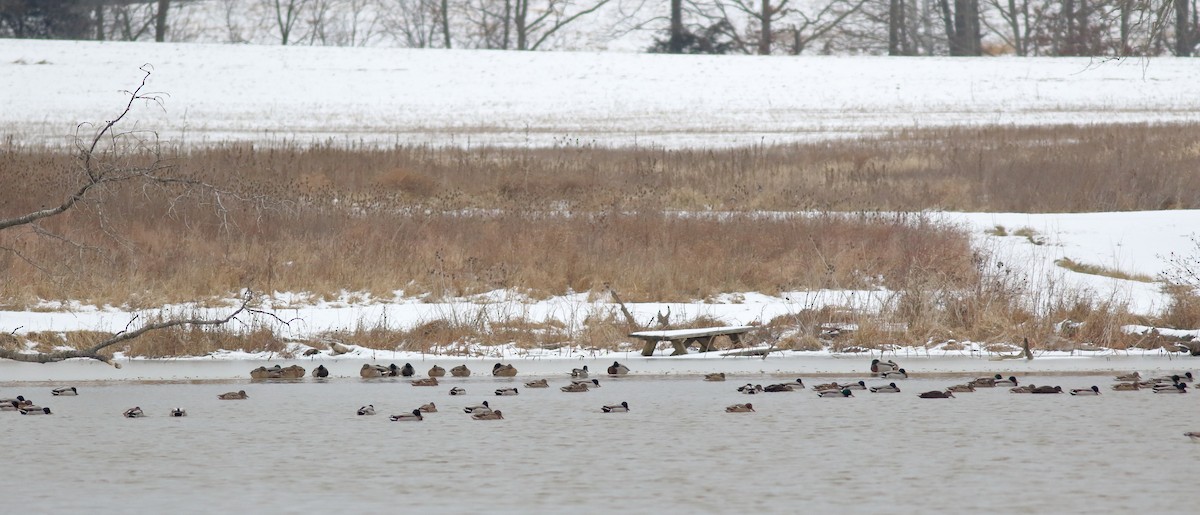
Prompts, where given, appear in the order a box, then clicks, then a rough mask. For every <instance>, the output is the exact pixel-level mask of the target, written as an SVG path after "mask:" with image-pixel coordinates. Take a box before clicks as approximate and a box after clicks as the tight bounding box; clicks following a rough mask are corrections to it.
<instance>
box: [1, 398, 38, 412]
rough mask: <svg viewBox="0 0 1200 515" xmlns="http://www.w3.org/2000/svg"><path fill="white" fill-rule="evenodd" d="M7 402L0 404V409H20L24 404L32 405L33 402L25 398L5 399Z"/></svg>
mask: <svg viewBox="0 0 1200 515" xmlns="http://www.w3.org/2000/svg"><path fill="white" fill-rule="evenodd" d="M7 400H8V402H5V403H2V404H0V411H20V410H21V409H22V408H24V407H26V406H33V402H30V401H27V400H24V399H22V400H19V401H18V400H14V399H7Z"/></svg>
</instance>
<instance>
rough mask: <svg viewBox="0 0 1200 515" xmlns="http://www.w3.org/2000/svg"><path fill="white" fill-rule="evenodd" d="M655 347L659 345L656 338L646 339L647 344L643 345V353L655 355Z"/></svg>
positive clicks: (644, 354)
mask: <svg viewBox="0 0 1200 515" xmlns="http://www.w3.org/2000/svg"><path fill="white" fill-rule="evenodd" d="M655 347H658V342H656V341H654V340H646V344H645V345H643V346H642V355H643V356H653V355H654V348H655Z"/></svg>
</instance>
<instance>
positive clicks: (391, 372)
mask: <svg viewBox="0 0 1200 515" xmlns="http://www.w3.org/2000/svg"><path fill="white" fill-rule="evenodd" d="M381 372H383V375H384V377H396V376H398V375H400V367H398V366H396V364H395V363H392V364H391V365H388V366H387V368H385V369H383V370H381Z"/></svg>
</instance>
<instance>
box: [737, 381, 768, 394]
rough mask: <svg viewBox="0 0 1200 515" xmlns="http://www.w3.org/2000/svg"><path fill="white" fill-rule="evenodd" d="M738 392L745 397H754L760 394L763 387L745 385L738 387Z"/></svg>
mask: <svg viewBox="0 0 1200 515" xmlns="http://www.w3.org/2000/svg"><path fill="white" fill-rule="evenodd" d="M738 391H739V392H742V393H744V394H746V395H754V394H756V393H762V391H763V387H762V385H761V384H750V383H746V386H739V387H738Z"/></svg>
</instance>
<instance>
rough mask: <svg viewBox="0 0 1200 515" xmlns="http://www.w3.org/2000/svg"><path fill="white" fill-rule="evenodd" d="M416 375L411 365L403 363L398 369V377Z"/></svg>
mask: <svg viewBox="0 0 1200 515" xmlns="http://www.w3.org/2000/svg"><path fill="white" fill-rule="evenodd" d="M416 374H417V370H416V369H415V368H413V366H412V363H405V364H404V366H403V367H401V368H400V375H402V376H404V377H412V376H414V375H416Z"/></svg>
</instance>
